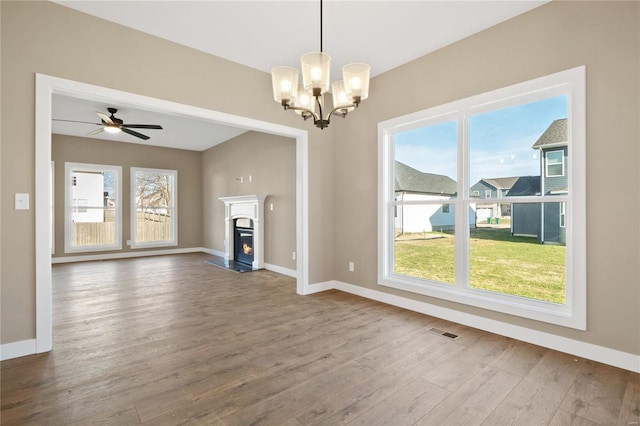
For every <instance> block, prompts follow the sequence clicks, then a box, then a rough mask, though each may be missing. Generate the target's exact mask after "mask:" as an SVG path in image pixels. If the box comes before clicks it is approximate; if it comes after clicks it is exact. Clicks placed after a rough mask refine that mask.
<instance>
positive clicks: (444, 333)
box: [429, 328, 460, 340]
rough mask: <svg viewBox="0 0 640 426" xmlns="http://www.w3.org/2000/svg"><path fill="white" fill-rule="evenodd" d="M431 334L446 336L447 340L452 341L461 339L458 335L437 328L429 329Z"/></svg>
mask: <svg viewBox="0 0 640 426" xmlns="http://www.w3.org/2000/svg"><path fill="white" fill-rule="evenodd" d="M429 333H433V334H438V335H440V336H444V337H446V338H447V339H451V340H456V339H457V338H458V337H460V336H458V335H457V334H453V333H449V332H447V331H442V330H438V329H437V328H431V329H429Z"/></svg>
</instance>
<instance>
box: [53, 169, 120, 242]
mask: <svg viewBox="0 0 640 426" xmlns="http://www.w3.org/2000/svg"><path fill="white" fill-rule="evenodd" d="M75 170H80V171H88V172H112V173H114V174H115V175H116V184H115V189H116V196H115V199H116V210H115V219H116V225H115V233H116V235H115V240H114V243H113V244H99V245H92V246H75V245H73V244H72V242H73V231H72V229H73V205H72V197H71V186H72V183H73V181H74V178H73V177H72V176H71V173H72V172H73V171H75ZM122 207H123V206H122V167H121V166H114V165H108V164H93V163H74V162H65V163H64V252H65V253H87V252H101V251H114V250H122ZM103 208H104V206H103Z"/></svg>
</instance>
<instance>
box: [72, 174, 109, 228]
mask: <svg viewBox="0 0 640 426" xmlns="http://www.w3.org/2000/svg"><path fill="white" fill-rule="evenodd" d="M71 178H72V182H71V197H72V201H71V206H72V214H73V216H72V217H73V221H74V222H78V223H79V222H94V223H95V222H104V210H103V209H101V208H95V207H104V204H105V202H106V197H105V194H104V176H103V174H102V173H94V172H80V171H76V172H74V173H73V175H72V177H71Z"/></svg>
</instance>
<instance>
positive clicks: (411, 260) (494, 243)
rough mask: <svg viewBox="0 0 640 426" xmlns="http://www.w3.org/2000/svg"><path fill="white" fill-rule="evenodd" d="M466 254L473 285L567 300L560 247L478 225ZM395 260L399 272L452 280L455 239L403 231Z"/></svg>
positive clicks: (556, 300)
mask: <svg viewBox="0 0 640 426" xmlns="http://www.w3.org/2000/svg"><path fill="white" fill-rule="evenodd" d="M423 237H427V238H423ZM432 237H436V238H432ZM470 254H471V259H470V260H471V270H470V281H471V287H473V288H479V289H484V290H489V291H496V292H500V293H506V294H512V295H517V296H522V297H527V298H531V299H538V300H545V301H548V302H554V303H564V302H565V259H566V248H565V247H564V246H559V245H545V244H540V243H538V242H537V240H536V239H534V238H527V237H513V236H511V233H510V231H509V229H508V228H478V229H474V230H471V245H470ZM395 260H396V269H395V272H396V273H398V274H401V275H409V276H414V277H419V278H425V279H429V280H434V281H440V282H444V283H449V284H453V283H454V282H455V244H454V237H453V235H451V234H449V233H427V234H414V235H410V234H409V235H406V234H405V235H403V236H402V237H400V238H398V239H397V240H396V244H395Z"/></svg>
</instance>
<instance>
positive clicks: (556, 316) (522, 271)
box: [379, 67, 586, 329]
mask: <svg viewBox="0 0 640 426" xmlns="http://www.w3.org/2000/svg"><path fill="white" fill-rule="evenodd" d="M584 99H585V95H584V67H581V68H576V69H573V70H569V71H564V72H561V73H557V74H553V75H550V76H547V77H543V78H539V79H536V80H532V81H528V82H525V83H521V84H517V85H514V86H510V87H507V88H504V89H500V90H496V91H493V92H489V93H486V94H482V95H478V96H474V97H472V98H468V99H463V100H461V101H457V102H454V103H451V104H447V105H442V106H439V107H435V108H431V109H429V110H425V111H420V112H418V113H414V114H411V115H409V116H404V117H398V118H396V119H392V120H389V121H386V122H383V123H380V125H379V131H380V132H379V133H380V143H379V146H380V157H381V162H380V164H381V165H382V169H381V170H380V184H379V187H380V197H379V200H380V215H381V221H380V226H381V228H380V231H379V232H380V234H379V283H380V284H382V285H386V286H390V287H394V288H399V289H402V290H406V291H412V292H416V293H421V294H425V295H429V296H433V297H438V298H442V299H446V300H452V301H456V302H460V303H465V304H468V305H473V306H479V307H482V308H486V309H491V310H495V311H500V312H505V313H509V314H513V315H519V316H523V317H526V318H533V319H537V320H540V321H546V322H551V323H554V324H560V325H565V326H568V327H573V328H578V329H584V328H585V327H586V303H585V294H586V282H585V279H586V266H585V257H586V254H585V246H586V244H585V230H586V227H585V213H584V209H585V196H584V194H585V170H584V169H585V146H584V145H585V136H584V132H585V130H584V129H585V113H584V111H585V106H584ZM550 159H551V162H550ZM483 180H484V181H499V182H500V183H501V186H504V187H505V188H504V190H503V191H497V193H496V198H495V202H496V203H498V204H499V205H500V206H503V207H502V208H501V209H498V211H494V212H488V211H487V210H488V209H487V207H486V205H482V204H481V201H482V200H479V199H478V196H477V192H476V191H475V190H471V189H470V188H471V187H474V186H475V185H477V184H479V183H480V182H481V181H483ZM486 198H488V197H486ZM445 200H446V201H445ZM444 205H449V208H450V211H451V212H452V213H453V214H451V215H443V214H442V210H443V207H444ZM394 212H396V214H395V216H394Z"/></svg>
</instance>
